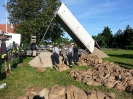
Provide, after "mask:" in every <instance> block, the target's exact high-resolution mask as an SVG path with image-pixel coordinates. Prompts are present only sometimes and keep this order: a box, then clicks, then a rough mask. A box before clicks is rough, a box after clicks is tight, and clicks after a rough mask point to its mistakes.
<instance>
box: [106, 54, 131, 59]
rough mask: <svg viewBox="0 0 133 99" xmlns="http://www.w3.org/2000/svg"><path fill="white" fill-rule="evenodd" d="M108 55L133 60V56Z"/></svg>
mask: <svg viewBox="0 0 133 99" xmlns="http://www.w3.org/2000/svg"><path fill="white" fill-rule="evenodd" d="M108 55H109V56H113V57H120V58H128V59H133V54H121V55H114V54H108Z"/></svg>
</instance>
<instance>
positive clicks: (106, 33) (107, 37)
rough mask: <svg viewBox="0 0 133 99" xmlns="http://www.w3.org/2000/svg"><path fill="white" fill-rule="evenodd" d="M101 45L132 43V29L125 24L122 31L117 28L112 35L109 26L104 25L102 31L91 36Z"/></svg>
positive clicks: (125, 44) (111, 45)
mask: <svg viewBox="0 0 133 99" xmlns="http://www.w3.org/2000/svg"><path fill="white" fill-rule="evenodd" d="M92 37H93V38H94V39H95V40H96V41H97V42H98V44H99V45H100V46H101V47H118V46H132V45H133V29H132V28H131V27H130V26H129V25H127V27H126V29H125V30H124V31H122V30H121V29H119V30H118V31H117V32H116V33H115V34H114V35H113V34H112V31H111V29H110V28H109V27H104V30H103V31H102V33H99V34H98V35H97V36H92Z"/></svg>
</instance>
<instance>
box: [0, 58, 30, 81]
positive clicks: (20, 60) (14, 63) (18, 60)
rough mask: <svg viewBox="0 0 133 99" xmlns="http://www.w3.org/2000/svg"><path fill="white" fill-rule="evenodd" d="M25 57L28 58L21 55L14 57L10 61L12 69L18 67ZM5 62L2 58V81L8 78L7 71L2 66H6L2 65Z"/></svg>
mask: <svg viewBox="0 0 133 99" xmlns="http://www.w3.org/2000/svg"><path fill="white" fill-rule="evenodd" d="M25 58H27V57H26V56H20V57H19V58H15V59H13V60H12V61H11V62H10V64H11V69H12V70H13V69H15V68H17V66H18V64H19V63H22V62H23V59H25ZM3 64H4V60H2V59H1V60H0V81H1V80H4V79H6V76H7V75H6V72H5V71H3V70H2V68H4V67H2V65H3Z"/></svg>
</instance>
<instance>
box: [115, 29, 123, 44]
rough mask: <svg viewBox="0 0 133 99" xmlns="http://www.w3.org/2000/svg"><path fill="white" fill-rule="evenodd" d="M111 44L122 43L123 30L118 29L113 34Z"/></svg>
mask: <svg viewBox="0 0 133 99" xmlns="http://www.w3.org/2000/svg"><path fill="white" fill-rule="evenodd" d="M113 45H117V46H120V45H123V31H122V30H121V29H119V30H118V31H117V32H116V33H115V35H114V36H113Z"/></svg>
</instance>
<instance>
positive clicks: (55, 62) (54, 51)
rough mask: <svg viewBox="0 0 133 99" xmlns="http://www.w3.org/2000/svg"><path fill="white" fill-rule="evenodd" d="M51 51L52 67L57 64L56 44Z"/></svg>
mask: <svg viewBox="0 0 133 99" xmlns="http://www.w3.org/2000/svg"><path fill="white" fill-rule="evenodd" d="M52 52H53V55H52V63H53V67H55V66H56V65H57V64H59V48H58V45H57V44H56V45H55V46H54V47H53V49H52Z"/></svg>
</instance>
